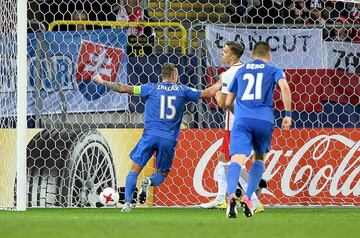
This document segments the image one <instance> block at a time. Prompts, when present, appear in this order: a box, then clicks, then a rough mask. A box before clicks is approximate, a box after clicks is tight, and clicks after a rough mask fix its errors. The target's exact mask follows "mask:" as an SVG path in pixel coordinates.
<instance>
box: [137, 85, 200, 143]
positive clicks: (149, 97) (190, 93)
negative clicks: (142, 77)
mask: <svg viewBox="0 0 360 238" xmlns="http://www.w3.org/2000/svg"><path fill="white" fill-rule="evenodd" d="M200 94H201V93H200V91H198V90H196V89H193V88H190V87H187V86H184V85H180V84H173V83H169V82H161V83H158V84H144V85H142V86H141V92H140V96H141V97H143V98H145V99H146V103H145V116H144V134H148V135H156V136H160V137H166V138H169V139H177V137H178V135H179V130H180V125H181V121H182V116H183V112H184V109H185V102H186V101H193V102H197V101H198V100H199V98H200Z"/></svg>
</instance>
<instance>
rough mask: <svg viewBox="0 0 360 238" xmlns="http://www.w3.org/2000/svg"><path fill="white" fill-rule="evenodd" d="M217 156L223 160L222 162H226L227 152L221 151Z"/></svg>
mask: <svg viewBox="0 0 360 238" xmlns="http://www.w3.org/2000/svg"><path fill="white" fill-rule="evenodd" d="M217 158H218V160H219V161H221V162H226V158H225V154H224V153H222V152H219V153H218V156H217Z"/></svg>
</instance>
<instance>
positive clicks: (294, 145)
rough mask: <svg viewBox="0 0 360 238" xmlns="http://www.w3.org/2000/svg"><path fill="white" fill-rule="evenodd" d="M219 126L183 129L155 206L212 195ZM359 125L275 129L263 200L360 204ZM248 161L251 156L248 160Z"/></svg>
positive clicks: (186, 203) (272, 202)
mask: <svg viewBox="0 0 360 238" xmlns="http://www.w3.org/2000/svg"><path fill="white" fill-rule="evenodd" d="M221 137H222V131H221V130H212V129H206V130H200V129H199V130H193V129H191V130H183V131H182V132H181V134H180V138H179V145H178V148H177V150H176V157H175V160H174V167H173V169H172V171H171V172H170V175H169V177H168V178H167V179H166V180H165V184H163V185H161V186H159V187H158V188H157V189H156V190H155V200H154V202H155V204H156V205H158V206H162V205H166V206H189V205H195V204H199V203H201V202H205V201H208V200H209V197H213V196H215V193H216V192H217V185H216V181H215V180H214V172H215V167H216V165H217V160H216V151H217V150H218V149H219V147H220V145H221V142H222V139H221ZM359 140H360V130H359V129H354V128H352V129H293V130H291V131H280V130H279V129H275V130H274V135H273V141H272V150H271V152H270V153H269V154H268V155H267V157H266V161H265V167H266V170H265V172H264V175H263V177H264V179H266V180H269V187H268V189H267V190H265V191H264V192H263V196H262V197H261V201H262V202H263V203H264V204H266V205H337V206H341V205H356V206H359V205H360V196H359V195H360V141H359ZM246 165H247V167H248V168H250V166H251V159H249V160H248V162H247V164H246Z"/></svg>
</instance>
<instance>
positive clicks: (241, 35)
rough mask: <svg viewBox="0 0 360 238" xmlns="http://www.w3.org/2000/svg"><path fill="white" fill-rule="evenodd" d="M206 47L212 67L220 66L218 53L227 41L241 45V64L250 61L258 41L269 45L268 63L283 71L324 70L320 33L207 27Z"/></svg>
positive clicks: (324, 57)
mask: <svg viewBox="0 0 360 238" xmlns="http://www.w3.org/2000/svg"><path fill="white" fill-rule="evenodd" d="M205 31H206V45H207V47H208V50H209V51H210V57H211V63H210V64H211V65H212V66H215V67H219V66H225V65H223V64H222V63H221V57H220V56H221V50H222V48H223V46H224V44H225V43H226V42H227V41H237V42H243V43H244V45H245V52H244V55H243V56H242V57H241V61H242V62H249V61H251V51H252V50H253V48H254V46H255V43H256V42H258V41H266V42H268V43H269V44H270V47H271V51H272V52H271V53H272V59H271V63H272V64H273V65H276V66H277V67H280V68H283V69H297V68H300V69H321V68H326V66H327V59H326V50H324V45H323V40H322V30H321V29H246V28H230V27H220V26H212V25H207V26H206V30H205Z"/></svg>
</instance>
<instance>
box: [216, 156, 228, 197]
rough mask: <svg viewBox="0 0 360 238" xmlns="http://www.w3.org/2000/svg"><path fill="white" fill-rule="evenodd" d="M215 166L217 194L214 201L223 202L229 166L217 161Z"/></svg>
mask: <svg viewBox="0 0 360 238" xmlns="http://www.w3.org/2000/svg"><path fill="white" fill-rule="evenodd" d="M217 166H218V171H217V172H218V173H217V181H218V192H217V195H216V200H218V201H223V200H225V196H226V190H227V181H226V173H227V168H228V167H229V164H228V163H226V162H221V161H219V163H218V165H217Z"/></svg>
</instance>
